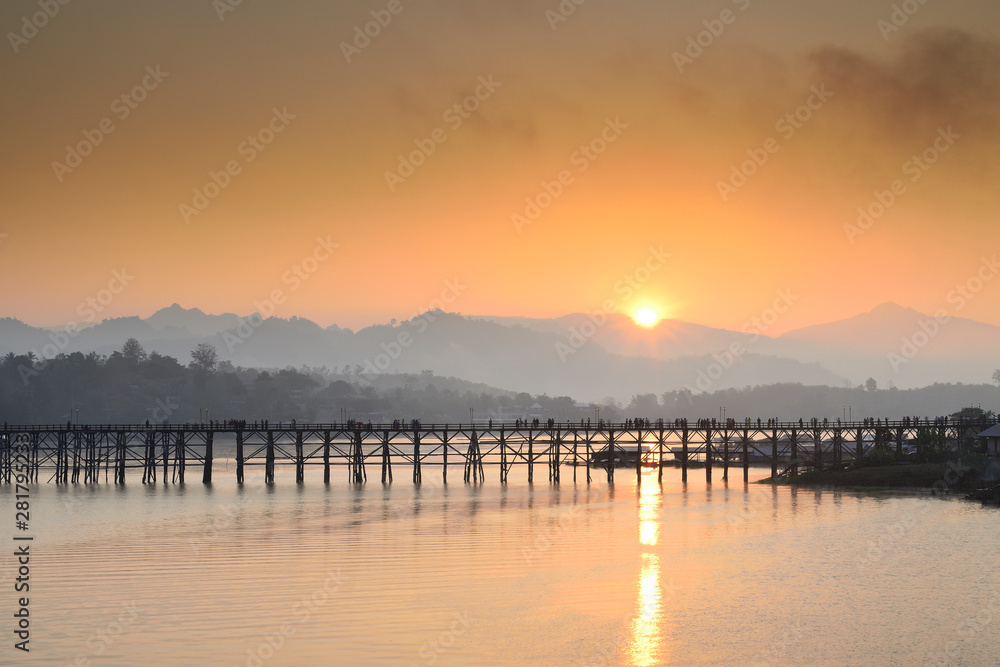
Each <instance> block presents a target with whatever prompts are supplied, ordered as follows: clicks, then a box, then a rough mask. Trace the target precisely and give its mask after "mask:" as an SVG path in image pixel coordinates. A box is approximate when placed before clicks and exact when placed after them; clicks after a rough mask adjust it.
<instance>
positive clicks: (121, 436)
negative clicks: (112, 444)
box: [115, 431, 128, 486]
mask: <svg viewBox="0 0 1000 667" xmlns="http://www.w3.org/2000/svg"><path fill="white" fill-rule="evenodd" d="M116 449H117V450H118V453H117V455H116V457H115V460H116V461H117V463H118V466H117V470H116V474H115V484H121V485H123V486H124V484H125V457H126V456H127V454H128V450H127V448H126V445H125V432H124V431H118V434H117V443H116Z"/></svg>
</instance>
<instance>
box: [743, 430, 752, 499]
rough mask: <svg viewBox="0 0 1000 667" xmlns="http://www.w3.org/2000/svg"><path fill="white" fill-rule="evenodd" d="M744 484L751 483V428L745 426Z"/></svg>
mask: <svg viewBox="0 0 1000 667" xmlns="http://www.w3.org/2000/svg"><path fill="white" fill-rule="evenodd" d="M743 483H744V484H749V483H750V428H749V427H748V426H747V425H746V424H744V425H743Z"/></svg>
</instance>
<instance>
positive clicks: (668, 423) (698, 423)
mask: <svg viewBox="0 0 1000 667" xmlns="http://www.w3.org/2000/svg"><path fill="white" fill-rule="evenodd" d="M997 423H998V418H997V417H989V418H985V419H978V420H977V419H952V418H949V417H936V418H926V417H925V418H920V419H916V418H913V419H899V420H894V421H890V420H883V419H872V420H860V421H843V420H840V419H837V420H829V419H826V420H816V421H813V420H812V419H809V420H793V421H770V422H769V421H767V420H761V421H760V422H759V423H758V421H757V420H756V419H754V420H750V421H745V420H738V421H735V422H729V423H726V422H719V421H715V422H712V421H711V420H705V419H700V420H699V419H695V420H690V419H689V420H687V421H686V423H685V422H684V421H683V420H674V419H669V420H668V419H664V420H663V421H662V422H661V421H660V420H659V419H656V420H648V421H643V422H641V423H640V422H638V421H635V422H630V421H626V422H607V421H605V422H603V423H593V422H592V423H586V422H584V423H580V422H579V421H578V420H577V421H573V420H567V421H555V422H554V423H552V424H551V425H550V424H549V423H548V421H547V420H541V421H539V423H537V424H534V423H532V422H531V421H530V420H529V421H521V422H520V423H518V422H517V421H516V420H515V421H493V422H492V424H490V423H488V422H480V421H476V422H472V423H470V422H433V423H427V422H418V423H417V424H415V425H414V424H413V423H411V422H408V421H407V422H379V423H375V422H371V423H369V422H367V421H366V422H361V421H356V422H353V423H352V422H302V423H299V422H294V423H293V422H286V421H281V422H277V423H275V422H270V421H269V422H268V423H267V425H266V426H265V425H264V423H263V422H261V421H260V420H258V421H256V422H242V423H237V422H228V421H226V422H214V423H201V422H184V423H171V424H154V423H152V422H150V423H148V424H147V423H135V424H7V423H4V424H3V425H2V426H0V432H9V433H25V432H35V431H50V432H51V431H67V432H116V431H147V430H148V431H160V432H163V431H171V432H178V431H211V432H222V433H235V432H236V431H241V430H242V431H354V430H361V431H368V430H373V431H375V430H377V431H383V430H391V431H412V430H414V429H417V430H419V431H443V430H471V429H475V430H477V431H486V430H494V431H496V430H499V429H501V428H503V429H506V430H515V429H523V430H551V429H560V430H584V431H587V430H589V431H605V430H609V429H614V430H616V431H624V430H638V429H643V430H645V429H659V428H660V427H661V426H662V427H663V428H664V429H665V430H666V429H680V428H684V427H685V426H686V427H687V428H688V429H689V430H704V429H706V428H710V429H712V430H713V431H719V430H729V431H739V430H742V429H744V428H750V429H755V430H756V429H761V430H764V429H778V430H790V429H815V428H825V429H830V428H841V429H843V430H857V429H859V428H861V429H869V428H879V427H880V428H891V429H898V428H904V429H915V428H933V427H940V426H951V427H954V426H970V427H973V426H982V427H983V428H988V427H989V426H992V425H994V424H997Z"/></svg>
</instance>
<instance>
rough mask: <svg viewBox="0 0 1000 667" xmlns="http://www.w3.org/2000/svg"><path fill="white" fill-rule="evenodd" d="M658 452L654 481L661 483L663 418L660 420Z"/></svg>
mask: <svg viewBox="0 0 1000 667" xmlns="http://www.w3.org/2000/svg"><path fill="white" fill-rule="evenodd" d="M657 444H658V448H659V450H660V453H659V454H658V455H657V457H656V460H657V466H656V481H657V482H658V483H660V484H663V420H662V419H661V420H660V439H659V441H658V443H657Z"/></svg>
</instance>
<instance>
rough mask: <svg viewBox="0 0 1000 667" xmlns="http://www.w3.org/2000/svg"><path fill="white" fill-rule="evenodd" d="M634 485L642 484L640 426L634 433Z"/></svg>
mask: <svg viewBox="0 0 1000 667" xmlns="http://www.w3.org/2000/svg"><path fill="white" fill-rule="evenodd" d="M635 485H636V487H640V486H642V427H639V428H637V429H636V433H635Z"/></svg>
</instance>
